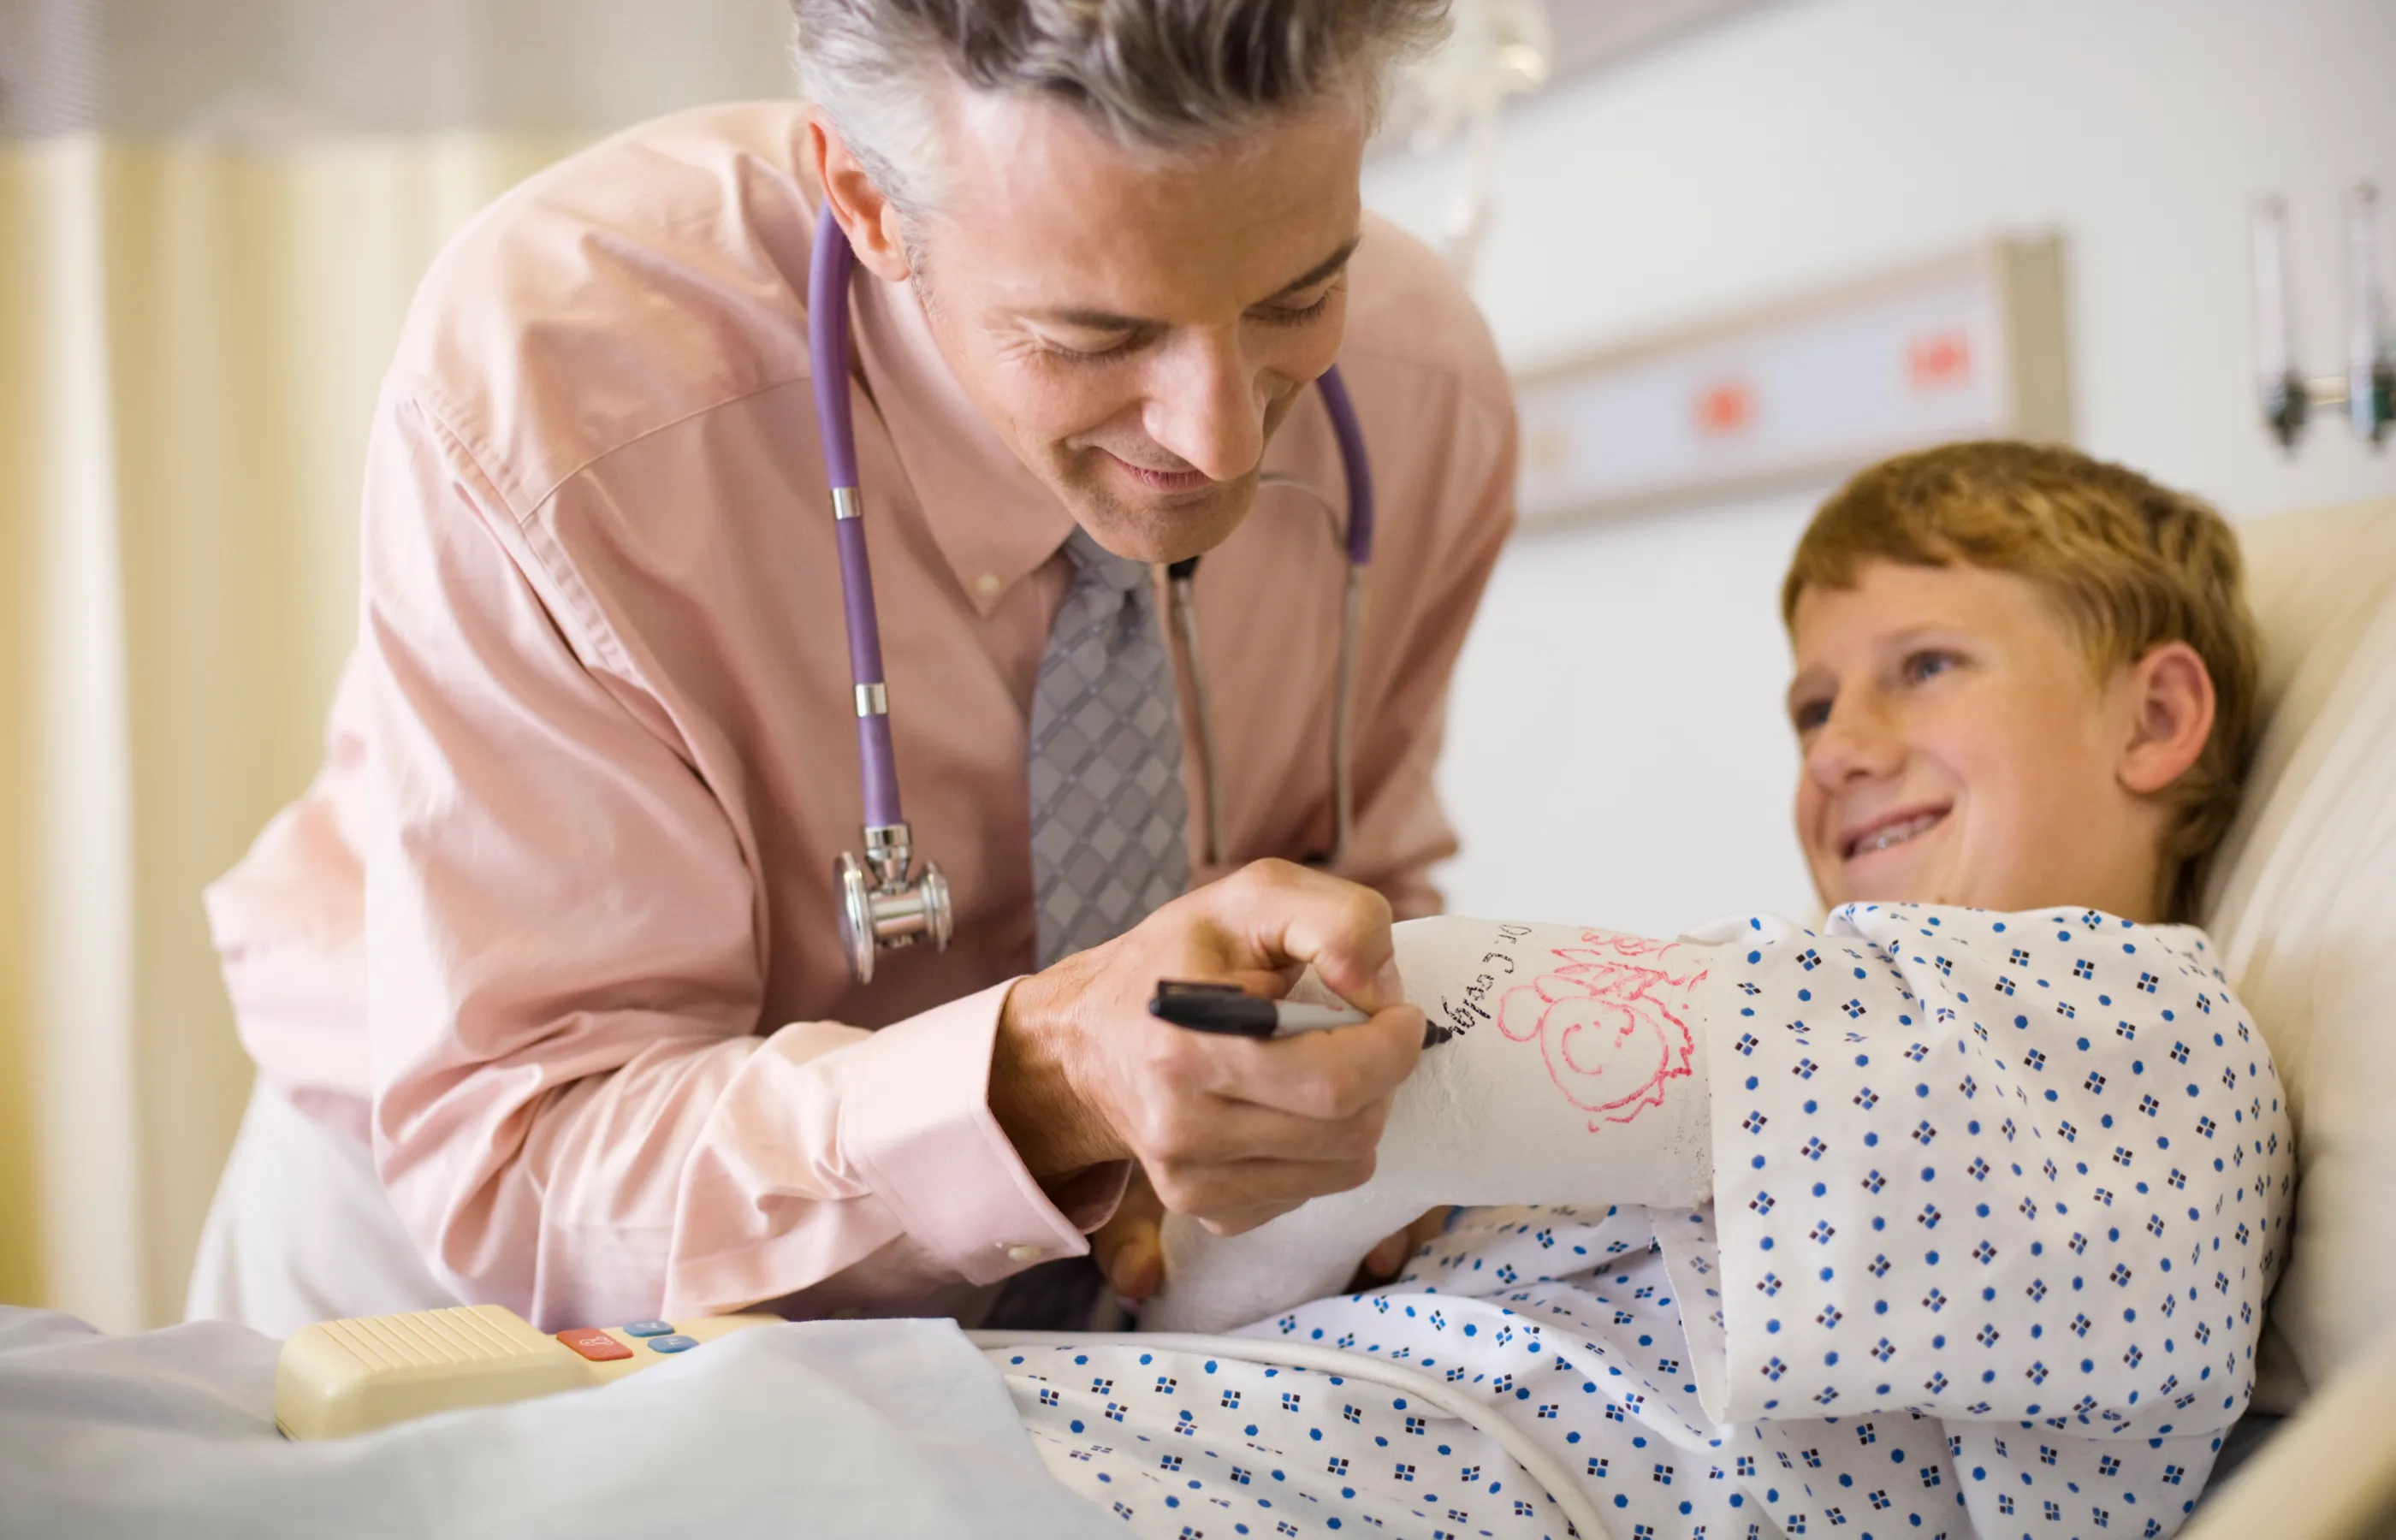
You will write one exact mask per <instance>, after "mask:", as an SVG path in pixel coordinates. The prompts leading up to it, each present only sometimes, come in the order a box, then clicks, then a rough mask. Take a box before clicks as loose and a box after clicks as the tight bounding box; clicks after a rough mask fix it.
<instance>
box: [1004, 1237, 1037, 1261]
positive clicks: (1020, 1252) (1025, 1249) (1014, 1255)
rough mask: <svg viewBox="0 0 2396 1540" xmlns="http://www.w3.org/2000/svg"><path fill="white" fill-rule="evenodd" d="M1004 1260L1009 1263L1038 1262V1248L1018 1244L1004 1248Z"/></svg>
mask: <svg viewBox="0 0 2396 1540" xmlns="http://www.w3.org/2000/svg"><path fill="white" fill-rule="evenodd" d="M1006 1258H1007V1260H1008V1261H1010V1262H1037V1261H1039V1260H1040V1248H1039V1247H1037V1246H1033V1245H1026V1244H1022V1243H1019V1242H1018V1244H1016V1245H1012V1246H1009V1247H1007V1248H1006Z"/></svg>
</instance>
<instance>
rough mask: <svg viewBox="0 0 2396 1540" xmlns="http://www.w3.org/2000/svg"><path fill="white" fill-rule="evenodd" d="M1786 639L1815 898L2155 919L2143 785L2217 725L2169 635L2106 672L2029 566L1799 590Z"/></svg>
mask: <svg viewBox="0 0 2396 1540" xmlns="http://www.w3.org/2000/svg"><path fill="white" fill-rule="evenodd" d="M1790 644H1791V646H1792V647H1793V649H1794V651H1795V654H1796V666H1797V669H1796V677H1795V678H1794V679H1793V680H1792V681H1791V682H1790V687H1789V713H1790V722H1791V724H1793V725H1794V726H1795V728H1796V730H1797V736H1798V742H1799V745H1800V748H1801V750H1802V752H1803V765H1802V768H1801V771H1800V774H1799V777H1798V784H1797V832H1798V837H1799V840H1800V842H1801V843H1803V844H1804V849H1805V858H1806V862H1807V864H1808V865H1809V866H1810V867H1811V868H1812V870H1813V874H1814V882H1815V885H1816V887H1817V890H1818V891H1819V892H1820V895H1821V897H1822V901H1823V902H1824V903H1825V904H1827V905H1830V906H1836V905H1839V904H1843V903H1846V902H1849V901H1851V900H1856V899H1887V900H1898V901H1918V902H1928V903H1944V904H1961V905H1970V906H1974V907H1977V908H1982V909H2033V908H2039V907H2043V906H2044V905H2048V904H2071V905H2073V906H2075V907H2079V906H2091V907H2095V908H2097V909H2107V910H2110V911H2111V912H2113V913H2116V914H2120V915H2123V916H2125V917H2128V918H2133V919H2148V918H2152V917H2154V910H2155V908H2156V902H2157V900H2156V885H2157V871H2158V850H2159V846H2160V841H2161V837H2162V834H2163V829H2164V826H2165V820H2166V819H2167V817H2168V816H2169V810H2168V809H2167V808H2166V807H2165V806H2164V805H2163V803H2161V801H2160V800H2159V799H2157V798H2155V797H2153V796H2151V795H2150V794H2149V793H2150V792H2152V791H2155V790H2160V789H2161V788H2162V787H2163V786H2165V785H2168V784H2169V783H2170V781H2171V780H2172V778H2174V777H2176V776H2177V775H2178V773H2179V772H2180V770H2182V769H2185V768H2186V763H2185V759H2183V758H2181V757H2179V753H2178V750H2181V749H2182V748H2183V747H2185V749H2186V753H2187V755H2188V756H2189V757H2192V755H2193V752H2194V749H2195V748H2197V747H2201V746H2202V745H2203V729H2204V728H2206V727H2209V725H2210V723H2211V692H2210V687H2209V684H2207V683H2206V682H2205V681H2204V678H2203V666H2202V664H2201V663H2199V662H2197V661H2196V660H2195V658H2194V655H2193V654H2192V653H2190V651H2189V649H2188V648H2186V647H2185V646H2184V645H2183V644H2176V643H2173V644H2164V645H2163V646H2161V647H2158V648H2156V649H2154V651H2153V652H2151V653H2150V654H2149V655H2148V656H2147V657H2145V658H2142V659H2140V660H2139V661H2138V662H2137V663H2136V664H2134V665H2131V666H2129V667H2126V668H2123V669H2121V670H2116V671H2115V675H2114V677H2112V678H2111V679H2105V680H2100V679H2099V678H2098V677H2097V672H2096V670H2094V669H2093V668H2092V667H2091V666H2090V663H2089V661H2088V654H2087V652H2086V651H2085V650H2084V649H2083V647H2082V646H2081V645H2080V644H2079V643H2078V640H2077V639H2076V638H2075V637H2074V636H2073V634H2072V633H2071V631H2070V629H2069V628H2067V627H2066V626H2065V624H2064V622H2063V620H2062V617H2060V616H2059V615H2058V613H2057V610H2056V608H2055V605H2054V604H2053V603H2052V602H2050V601H2049V600H2048V599H2047V597H2046V596H2045V594H2044V592H2043V591H2042V590H2041V589H2040V588H2039V587H2038V586H2037V585H2036V584H2034V583H2033V582H2031V581H2030V579H2029V578H2022V577H2018V576H2016V575H2014V574H2011V573H2005V572H1996V571H1990V570H1988V569H1985V568H1980V567H1974V566H1968V565H1960V564H1959V565H1953V566H1944V567H1931V566H1913V565H1905V564H1897V563H1893V562H1887V561H1871V562H1868V563H1866V564H1864V565H1863V567H1862V568H1861V569H1860V570H1859V571H1858V572H1857V578H1856V583H1855V586H1853V587H1852V588H1833V587H1825V586H1813V587H1808V588H1807V589H1805V590H1804V592H1803V593H1802V594H1800V596H1799V598H1798V600H1797V604H1796V608H1795V611H1794V614H1793V616H1792V617H1791V623H1790ZM2198 697H2202V710H2201V712H2200V711H2198V709H2197V708H2198ZM2197 715H2201V716H2202V718H2203V721H2202V724H2199V723H2198V722H2197V721H2195V720H2194V718H2195V716H2197ZM2191 729H2193V730H2194V731H2193V740H2192V745H2191V744H2190V743H2189V742H2188V740H2189V738H2190V730H2191ZM2163 771H2168V774H2162V772H2163ZM2159 774H2160V775H2161V778H2160V779H2158V778H2157V777H2158V775H2159Z"/></svg>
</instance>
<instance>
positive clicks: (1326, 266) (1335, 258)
mask: <svg viewBox="0 0 2396 1540" xmlns="http://www.w3.org/2000/svg"><path fill="white" fill-rule="evenodd" d="M1363 240H1364V236H1363V235H1362V234H1356V235H1351V236H1350V237H1348V239H1347V240H1346V241H1345V242H1343V243H1342V244H1341V246H1340V247H1339V249H1338V250H1337V251H1335V252H1333V253H1332V254H1331V255H1330V256H1328V257H1326V258H1324V259H1323V260H1322V261H1320V262H1317V263H1315V264H1314V266H1312V267H1311V268H1309V269H1308V270H1307V271H1306V272H1303V273H1300V274H1299V275H1298V277H1296V278H1293V279H1291V280H1290V281H1289V282H1288V283H1286V284H1284V285H1282V286H1281V287H1280V288H1278V289H1275V290H1274V291H1273V292H1272V294H1271V295H1270V296H1269V297H1268V298H1270V299H1280V298H1281V297H1282V296H1283V295H1285V294H1295V293H1297V292H1298V290H1300V289H1308V288H1312V287H1313V286H1314V285H1317V284H1320V283H1323V282H1324V281H1325V280H1327V279H1329V278H1331V277H1333V276H1334V275H1335V274H1337V273H1338V272H1339V270H1340V269H1341V268H1344V267H1346V266H1347V265H1348V259H1350V258H1351V257H1353V256H1355V255H1356V247H1357V246H1358V244H1359V243H1361V242H1362V241H1363ZM1029 313H1030V314H1032V315H1033V316H1036V317H1037V318H1039V319H1040V320H1043V321H1054V322H1056V323H1058V325H1067V326H1080V327H1082V328H1084V329H1085V330H1087V331H1125V332H1130V331H1145V330H1147V329H1149V328H1150V327H1152V326H1159V325H1164V323H1163V322H1160V321H1155V320H1151V319H1150V318H1149V317H1147V316H1140V315H1118V314H1116V313H1115V312H1112V311H1101V310H1083V309H1079V308H1077V307H1071V306H1069V307H1066V308H1064V309H1061V310H1044V311H1032V312H1029Z"/></svg>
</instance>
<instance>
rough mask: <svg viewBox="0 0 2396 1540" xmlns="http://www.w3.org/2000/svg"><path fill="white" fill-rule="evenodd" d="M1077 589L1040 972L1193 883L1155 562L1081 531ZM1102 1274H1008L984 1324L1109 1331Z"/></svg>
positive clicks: (1036, 762)
mask: <svg viewBox="0 0 2396 1540" xmlns="http://www.w3.org/2000/svg"><path fill="white" fill-rule="evenodd" d="M1065 554H1066V555H1067V556H1068V557H1070V558H1071V559H1072V564H1073V581H1072V586H1071V587H1069V588H1068V589H1067V590H1066V591H1065V602H1064V603H1063V604H1060V605H1058V609H1057V619H1056V622H1055V624H1053V625H1052V626H1051V627H1050V628H1049V631H1048V647H1047V650H1046V651H1045V652H1044V653H1042V654H1041V655H1040V682H1039V685H1038V687H1037V689H1036V690H1035V691H1034V692H1033V694H1032V750H1031V771H1032V900H1033V903H1034V904H1035V906H1036V907H1037V909H1038V913H1039V934H1040V950H1039V956H1040V966H1042V967H1044V968H1045V967H1046V966H1048V965H1049V964H1050V963H1054V962H1056V961H1058V959H1059V958H1064V957H1071V956H1072V954H1073V953H1075V952H1077V951H1080V950H1082V949H1084V948H1085V947H1095V946H1097V945H1098V943H1099V942H1101V941H1108V940H1111V939H1113V938H1114V937H1115V936H1121V935H1122V934H1123V933H1124V932H1125V931H1127V930H1129V929H1131V927H1132V926H1134V925H1136V924H1138V923H1139V922H1140V921H1141V920H1142V919H1143V918H1145V917H1146V916H1147V914H1148V913H1149V911H1150V910H1151V909H1155V908H1156V907H1157V906H1158V905H1160V904H1164V903H1167V902H1170V901H1171V900H1172V899H1175V898H1178V897H1179V896H1181V892H1182V890H1183V889H1184V888H1187V887H1188V886H1189V885H1190V851H1189V847H1188V845H1187V844H1185V843H1183V842H1184V841H1185V840H1186V838H1187V835H1186V833H1185V830H1186V829H1187V828H1188V825H1189V819H1190V801H1189V796H1188V793H1187V792H1185V791H1184V790H1183V789H1182V785H1181V712H1180V710H1179V702H1178V699H1177V697H1175V695H1174V685H1173V663H1172V659H1171V658H1170V657H1167V656H1166V655H1165V636H1164V633H1163V631H1160V630H1159V629H1158V627H1157V622H1156V591H1155V589H1154V587H1153V586H1152V585H1151V582H1150V580H1149V573H1148V568H1147V566H1146V565H1145V564H1141V563H1138V562H1134V561H1130V560H1128V559H1126V558H1125V557H1121V556H1116V555H1112V554H1110V553H1109V552H1108V551H1107V550H1106V548H1104V547H1103V546H1101V545H1099V544H1098V541H1096V540H1093V539H1091V538H1090V537H1089V536H1088V534H1086V533H1085V532H1084V531H1082V530H1079V529H1076V530H1075V531H1073V535H1072V538H1071V539H1069V540H1067V541H1066V542H1065ZM1103 1286H1104V1280H1102V1279H1101V1278H1100V1276H1099V1274H1098V1264H1097V1262H1096V1261H1095V1260H1094V1259H1093V1258H1091V1257H1088V1256H1067V1257H1058V1259H1056V1260H1055V1261H1051V1262H1043V1263H1040V1264H1038V1265H1037V1266H1034V1267H1031V1268H1025V1269H1024V1270H1023V1271H1021V1272H1019V1273H1017V1274H1016V1275H1015V1276H1014V1277H1012V1278H1010V1279H1008V1280H1007V1281H1006V1283H1005V1287H1003V1288H1002V1289H1001V1290H1000V1291H999V1294H998V1296H997V1298H996V1299H995V1300H994V1301H992V1305H991V1308H990V1311H989V1314H988V1315H987V1316H985V1317H984V1319H983V1321H982V1324H983V1326H985V1327H987V1328H989V1329H991V1330H993V1331H1051V1332H1053V1331H1072V1332H1085V1331H1091V1330H1095V1329H1097V1328H1098V1326H1099V1325H1100V1324H1102V1322H1101V1321H1099V1319H1098V1316H1097V1310H1098V1306H1099V1294H1100V1291H1101V1289H1102V1288H1103Z"/></svg>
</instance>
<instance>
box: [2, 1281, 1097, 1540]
mask: <svg viewBox="0 0 2396 1540" xmlns="http://www.w3.org/2000/svg"><path fill="white" fill-rule="evenodd" d="M278 1347H279V1344H277V1343H276V1342H275V1341H274V1340H273V1339H272V1338H270V1337H265V1336H260V1335H259V1334H257V1333H255V1332H251V1331H247V1330H246V1329H244V1328H241V1327H237V1326H231V1325H226V1324H222V1323H217V1322H204V1323H199V1324H193V1325H187V1326H177V1327H170V1328H167V1329H166V1330H164V1331H157V1332H147V1333H143V1334H140V1335H136V1336H121V1337H117V1336H107V1335H103V1334H100V1333H98V1332H95V1331H94V1330H92V1329H91V1328H90V1327H88V1326H87V1325H85V1324H84V1323H83V1322H82V1321H77V1320H75V1319H74V1318H73V1317H71V1316H66V1315H61V1314H58V1313H56V1312H52V1311H38V1310H25V1309H16V1308H7V1307H0V1536H17V1535H29V1536H30V1535H43V1536H49V1535H73V1536H76V1537H78V1540H81V1537H86V1536H88V1537H94V1540H102V1537H108V1536H155V1535H175V1536H179V1537H180V1536H195V1537H206V1536H215V1535H226V1536H232V1535H240V1536H259V1537H262V1540H272V1537H276V1536H285V1535H290V1536H299V1535H309V1536H320V1535H326V1534H340V1535H344V1536H350V1535H355V1536H380V1535H440V1536H445V1537H447V1536H459V1537H471V1536H481V1535H493V1536H496V1535H509V1536H517V1535H525V1536H534V1535H561V1536H564V1535H572V1536H575V1537H577V1540H604V1537H608V1536H626V1537H632V1536H648V1535H705V1536H708V1537H709V1540H734V1537H739V1536H749V1535H759V1536H763V1535H786V1534H787V1535H798V1534H804V1535H808V1536H860V1537H872V1536H891V1537H894V1540H896V1537H899V1536H907V1537H913V1536H920V1535H935V1534H936V1535H943V1536H985V1535H986V1536H993V1537H1012V1536H1018V1535H1019V1536H1025V1537H1027V1540H1029V1537H1032V1536H1040V1537H1043V1540H1049V1537H1055V1540H1079V1537H1081V1536H1095V1535H1097V1534H1099V1533H1112V1531H1111V1529H1110V1528H1108V1527H1107V1520H1105V1518H1104V1517H1103V1516H1102V1515H1100V1514H1099V1513H1098V1512H1097V1511H1096V1510H1095V1509H1093V1508H1090V1507H1086V1506H1085V1504H1084V1503H1083V1502H1082V1500H1081V1499H1080V1498H1078V1497H1076V1496H1075V1495H1073V1494H1072V1493H1070V1492H1068V1491H1067V1490H1066V1489H1065V1488H1064V1487H1062V1486H1060V1485H1058V1484H1057V1482H1056V1481H1054V1480H1051V1479H1050V1477H1049V1475H1048V1473H1047V1471H1046V1470H1045V1468H1044V1467H1043V1466H1042V1464H1041V1460H1040V1457H1039V1455H1038V1454H1036V1453H1035V1452H1034V1450H1033V1448H1032V1442H1031V1440H1030V1439H1029V1438H1028V1437H1027V1436H1026V1435H1025V1433H1024V1432H1023V1429H1022V1427H1021V1426H1020V1425H1019V1424H1018V1421H1017V1420H1016V1414H1015V1409H1014V1406H1013V1403H1012V1402H1011V1401H1010V1400H1009V1398H1008V1395H1007V1391H1006V1388H1005V1384H1004V1383H1003V1382H1002V1381H1001V1379H1000V1377H999V1375H998V1374H997V1372H996V1371H995V1370H993V1369H992V1367H991V1366H990V1364H989V1363H988V1362H987V1361H984V1359H983V1357H982V1355H981V1354H980V1353H979V1352H978V1351H977V1350H976V1349H975V1348H974V1347H970V1346H969V1345H968V1344H967V1343H966V1342H965V1338H964V1337H963V1336H962V1335H961V1334H959V1333H958V1331H957V1330H956V1328H955V1326H954V1325H953V1324H952V1323H951V1322H948V1321H822V1322H815V1323H810V1324H806V1325H791V1326H775V1327H765V1328H761V1329H758V1330H755V1331H751V1332H744V1333H741V1334H738V1335H735V1336H732V1337H729V1338H726V1339H725V1340H724V1341H721V1342H717V1343H712V1344H710V1345H709V1347H707V1349H706V1350H705V1351H703V1352H697V1353H693V1354H690V1355H689V1356H688V1357H687V1358H685V1359H682V1360H680V1361H675V1362H672V1363H667V1364H660V1365H659V1366H658V1367H656V1368H654V1369H651V1370H648V1371H646V1372H645V1373H643V1374H638V1375H635V1376H633V1377H632V1378H631V1379H629V1380H625V1381H621V1382H619V1383H618V1384H616V1385H613V1386H610V1387H606V1388H605V1389H601V1390H592V1391H580V1392H575V1393H571V1394H567V1395H563V1396H553V1397H549V1398H545V1399H543V1400H540V1401H526V1402H522V1403H519V1404H516V1405H513V1406H505V1407H488V1408H480V1409H476V1410H473V1411H465V1412H457V1413H451V1414H445V1415H442V1416H438V1417H433V1418H428V1419H426V1420H424V1421H422V1422H418V1423H412V1424H407V1425H405V1426H402V1427H393V1428H387V1429H385V1430H383V1431H381V1432H379V1433H374V1434H369V1435H366V1436H364V1437H361V1438H356V1439H350V1440H334V1441H327V1442H323V1443H292V1442H287V1441H286V1440H284V1439H283V1438H282V1436H281V1435H280V1434H278V1433H277V1432H276V1431H275V1430H274V1424H273V1382H274V1360H275V1354H276V1352H277V1350H278Z"/></svg>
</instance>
